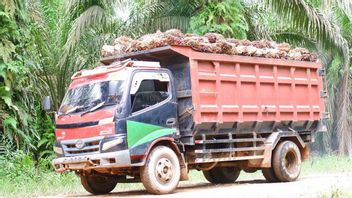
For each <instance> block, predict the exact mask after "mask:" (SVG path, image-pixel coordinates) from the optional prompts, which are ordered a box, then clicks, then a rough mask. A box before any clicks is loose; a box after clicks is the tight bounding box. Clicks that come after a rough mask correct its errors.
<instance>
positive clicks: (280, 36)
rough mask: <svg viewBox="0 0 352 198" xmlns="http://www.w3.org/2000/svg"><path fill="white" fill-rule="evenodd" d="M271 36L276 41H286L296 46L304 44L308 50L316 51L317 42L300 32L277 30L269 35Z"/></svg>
mask: <svg viewBox="0 0 352 198" xmlns="http://www.w3.org/2000/svg"><path fill="white" fill-rule="evenodd" d="M271 37H272V38H273V40H275V41H277V42H287V43H290V44H291V45H294V46H297V47H298V46H304V47H306V48H308V49H310V50H313V51H318V46H317V42H316V41H315V40H313V39H311V38H308V37H306V36H304V34H302V33H296V32H294V31H288V32H277V33H275V34H273V35H271Z"/></svg>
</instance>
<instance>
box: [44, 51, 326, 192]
mask: <svg viewBox="0 0 352 198" xmlns="http://www.w3.org/2000/svg"><path fill="white" fill-rule="evenodd" d="M324 74H325V72H324V69H323V68H322V66H321V64H320V63H319V62H305V61H294V60H283V59H273V58H262V57H250V56H238V55H226V54H212V53H203V52H198V51H195V50H193V49H192V48H191V47H187V46H164V47H159V48H155V49H150V50H146V51H138V52H131V53H127V54H122V55H115V56H110V57H105V58H102V59H101V65H100V66H99V67H96V68H94V69H91V70H82V71H79V72H77V73H75V74H74V75H73V76H72V82H71V84H70V85H69V88H68V91H67V93H66V95H65V97H64V99H63V101H62V104H61V106H60V108H59V109H58V111H57V112H56V118H55V119H56V143H55V146H54V151H55V153H56V154H57V158H55V159H54V160H53V165H54V167H55V170H56V171H57V172H60V173H62V172H66V171H73V172H75V173H76V174H77V175H78V176H79V177H80V179H81V183H82V185H83V186H84V188H85V189H86V190H87V191H88V192H90V193H92V194H105V193H109V192H111V191H112V190H113V189H114V188H115V186H116V185H117V184H118V183H130V182H142V183H143V185H144V186H145V188H146V190H147V191H148V192H150V193H153V194H165V193H170V192H172V191H174V190H175V188H176V187H177V185H178V183H179V181H182V180H187V179H188V173H189V171H190V170H192V169H195V170H198V171H203V174H204V176H205V178H206V180H208V181H209V182H211V183H214V184H223V183H233V182H234V181H236V179H237V178H238V177H239V174H240V172H241V171H245V172H255V171H262V173H263V175H264V177H265V178H266V180H267V181H268V182H290V181H295V180H297V178H298V177H299V175H300V171H301V163H302V161H303V160H305V159H307V158H308V155H309V146H308V145H309V143H312V142H314V136H315V134H316V133H317V132H322V131H326V125H325V123H326V119H327V117H328V114H327V113H326V112H325V111H324V97H326V91H325V89H324V86H323V77H324ZM50 101H51V100H50V98H49V97H46V98H45V99H44V108H45V110H47V111H50V110H51V102H50Z"/></svg>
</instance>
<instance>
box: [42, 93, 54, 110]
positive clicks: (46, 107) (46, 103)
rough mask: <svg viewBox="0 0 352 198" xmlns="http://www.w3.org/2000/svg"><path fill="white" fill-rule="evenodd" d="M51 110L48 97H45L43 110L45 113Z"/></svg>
mask: <svg viewBox="0 0 352 198" xmlns="http://www.w3.org/2000/svg"><path fill="white" fill-rule="evenodd" d="M51 108H52V107H51V98H50V96H45V97H44V99H43V109H44V111H46V112H50V111H52V109H51Z"/></svg>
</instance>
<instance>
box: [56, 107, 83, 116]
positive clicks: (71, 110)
mask: <svg viewBox="0 0 352 198" xmlns="http://www.w3.org/2000/svg"><path fill="white" fill-rule="evenodd" d="M78 108H82V106H75V107H73V108H72V109H70V110H68V111H66V112H65V113H63V114H61V115H59V116H58V118H60V117H61V116H66V115H69V114H70V113H73V112H75V111H77V109H78Z"/></svg>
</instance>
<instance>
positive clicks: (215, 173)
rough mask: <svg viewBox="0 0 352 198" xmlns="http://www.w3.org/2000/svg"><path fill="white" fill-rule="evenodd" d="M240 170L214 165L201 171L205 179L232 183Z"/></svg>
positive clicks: (216, 182)
mask: <svg viewBox="0 0 352 198" xmlns="http://www.w3.org/2000/svg"><path fill="white" fill-rule="evenodd" d="M240 172H241V170H240V169H237V168H233V167H215V168H212V169H210V170H208V171H203V175H204V177H205V179H206V180H208V181H209V182H210V183H213V184H227V183H233V182H235V181H236V180H237V178H238V177H239V175H240Z"/></svg>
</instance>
